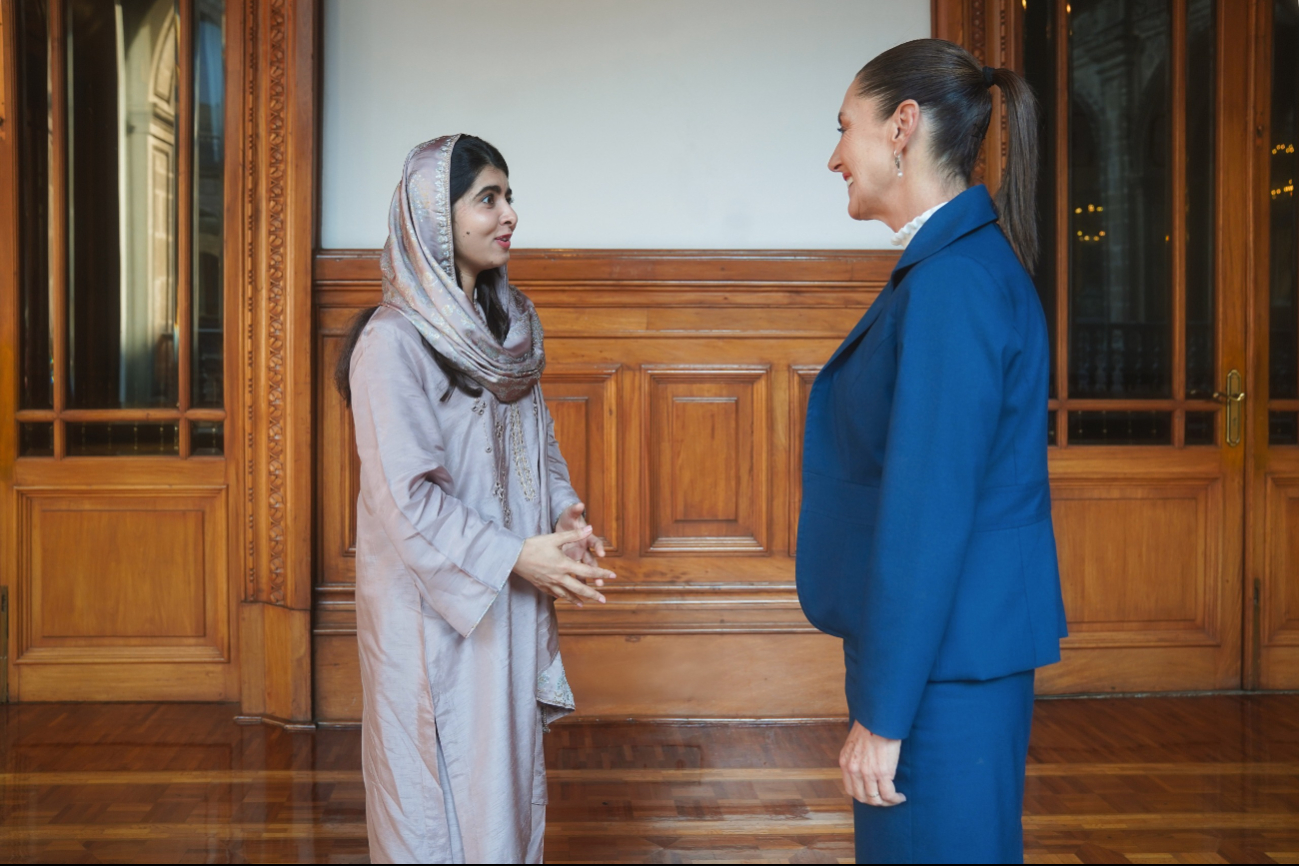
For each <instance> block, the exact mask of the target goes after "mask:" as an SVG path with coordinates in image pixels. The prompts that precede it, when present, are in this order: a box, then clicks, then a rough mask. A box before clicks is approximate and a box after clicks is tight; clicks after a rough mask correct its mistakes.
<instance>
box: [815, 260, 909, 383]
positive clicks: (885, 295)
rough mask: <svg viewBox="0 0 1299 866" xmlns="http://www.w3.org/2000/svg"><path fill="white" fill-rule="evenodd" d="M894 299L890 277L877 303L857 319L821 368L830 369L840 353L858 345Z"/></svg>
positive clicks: (876, 298) (877, 298)
mask: <svg viewBox="0 0 1299 866" xmlns="http://www.w3.org/2000/svg"><path fill="white" fill-rule="evenodd" d="M892 299H893V280H892V278H890V279H889V281H888V282H887V283H886V284H885V285H884V290H883V291H881V292H880V293H879V294H878V295H877V296H876V297H875V303H873V304H871V305H870V309H868V310H867V311H866V314H865V315H864V316H862V317H861V319H859V320H858V321H857V324H856V325H854V326H853V329H852V330H851V331H849V332H848V336H847V337H845V338H844V341H843V342H842V343H840V344H839V348H837V349H835V350H834V354H833V355H831V356H830V360H828V361H826V362H825V366H824V367H822V368H821V369H822V370H826V369H829V367H830V365H831V364H833V363H834V362H835V361H836V360H838V358H839V356H840V355H842V354H843V353H844V352H846V351H848V350H849V349H850V348H852V347H853V346H855V345H857V343H858V342H860V341H861V338H862V337H864V336H866V332H867V331H869V330H870V329H871V325H873V324H875V320H876V319H878V318H879V317H880V314H881V313H882V312H884V308H885V307H887V306H888V305H889V301H891V300H892Z"/></svg>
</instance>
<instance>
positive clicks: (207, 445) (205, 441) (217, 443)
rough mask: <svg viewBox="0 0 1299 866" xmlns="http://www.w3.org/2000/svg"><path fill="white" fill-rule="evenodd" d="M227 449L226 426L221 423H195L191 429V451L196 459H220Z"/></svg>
mask: <svg viewBox="0 0 1299 866" xmlns="http://www.w3.org/2000/svg"><path fill="white" fill-rule="evenodd" d="M225 448H226V440H225V425H224V424H223V423H221V422H220V421H195V422H194V423H193V425H192V426H191V427H190V429H189V451H190V453H191V454H193V455H194V456H195V457H220V456H221V455H222V454H224V453H225Z"/></svg>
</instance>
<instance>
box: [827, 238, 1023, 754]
mask: <svg viewBox="0 0 1299 866" xmlns="http://www.w3.org/2000/svg"><path fill="white" fill-rule="evenodd" d="M906 282H907V287H908V292H907V293H906V294H905V296H903V297H900V298H899V301H900V302H901V307H900V309H899V311H898V316H899V319H898V346H897V352H898V376H897V383H896V390H895V391H894V395H893V407H892V413H891V415H890V418H889V426H888V439H887V445H886V449H885V454H884V467H883V477H882V480H881V486H880V499H879V511H878V515H879V517H878V519H877V521H876V526H875V537H874V543H873V545H872V553H871V556H870V559H869V561H868V562H867V574H866V587H867V592H866V599H865V608H864V611H863V623H862V627H861V629H860V630H859V631H858V633H857V638H858V652H859V658H860V670H859V676H858V685H857V688H856V689H855V692H856V693H855V694H850V695H849V701H850V703H851V704H852V706H851V709H852V712H853V717H854V718H855V719H857V720H858V721H860V722H861V723H862V724H863V725H864V726H866V727H867V728H868V729H869V730H871V731H872V732H874V733H876V734H879V735H880V736H884V737H889V738H892V739H905V738H906V737H907V735H908V734H909V732H910V730H911V724H912V721H913V719H914V718H915V714H916V711H917V709H918V707H919V704H920V699H921V695H922V693H923V691H924V688H925V684H926V682H927V681H928V679H929V674H930V672H931V671H932V669H933V666H934V662H935V659H936V658H937V655H938V651H939V646H940V643H941V641H942V639H943V635H944V631H945V629H946V626H947V622H948V619H949V617H950V615H951V612H952V609H953V605H954V600H955V596H956V589H957V582H958V579H959V577H960V575H961V571H962V566H963V563H964V560H965V556H966V552H967V550H968V548H969V545H970V540H971V535H972V533H973V531H974V525H975V514H976V510H977V508H978V503H979V497H980V493H981V490H982V486H983V479H984V474H985V471H986V469H987V466H988V463H989V458H990V452H991V450H992V443H993V439H994V436H995V433H996V430H997V425H998V421H999V417H1000V414H1001V411H1002V398H1003V391H1004V387H1005V386H1004V375H1005V372H1004V371H1005V363H1006V357H1005V356H1006V353H1007V351H1008V349H1007V340H1008V334H1011V333H1013V330H1012V328H1011V327H1010V324H1009V323H1010V322H1011V321H1012V318H1011V311H1010V302H1009V300H1008V298H1007V297H1006V296H1005V294H1004V293H1003V290H1002V289H1001V288H1000V287H999V286H998V285H997V284H996V283H995V281H994V280H993V279H992V277H991V275H990V274H989V273H988V272H987V271H986V270H985V269H984V268H983V267H982V266H981V265H980V264H979V263H977V262H975V261H973V260H970V259H962V258H959V257H946V258H944V259H940V260H937V261H930V262H922V263H921V264H919V265H917V266H916V268H915V270H914V271H913V272H912V273H911V274H910V275H909V276H908V279H907V281H906Z"/></svg>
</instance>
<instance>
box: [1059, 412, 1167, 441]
mask: <svg viewBox="0 0 1299 866" xmlns="http://www.w3.org/2000/svg"><path fill="white" fill-rule="evenodd" d="M1172 441H1173V414H1172V413H1171V412H1070V413H1069V444H1070V445H1171V444H1172Z"/></svg>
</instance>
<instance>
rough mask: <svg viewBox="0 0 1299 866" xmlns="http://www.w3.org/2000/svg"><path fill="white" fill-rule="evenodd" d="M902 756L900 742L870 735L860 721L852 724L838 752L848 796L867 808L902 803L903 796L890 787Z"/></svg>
mask: <svg viewBox="0 0 1299 866" xmlns="http://www.w3.org/2000/svg"><path fill="white" fill-rule="evenodd" d="M901 754H902V741H901V740H890V739H888V738H886V737H881V736H880V735H878V734H872V733H871V732H870V731H868V730H866V729H865V728H864V727H862V724H861V722H853V723H852V729H851V730H850V731H849V732H848V740H847V742H845V743H844V744H843V750H842V751H841V752H839V769H840V770H842V771H843V786H844V787H845V788H847V789H848V794H849V795H850V796H851V797H852V798H853V799H854V800H856V801H858V802H859V803H865V804H866V805H867V806H897V805H898V804H900V803H905V802H906V801H907V798H906V796H905V795H904V794H903V793H902V792H901V791H899V790H897V789H896V788H894V787H893V777H894V775H895V774H896V773H897V771H898V758H899V757H900V756H901Z"/></svg>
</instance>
